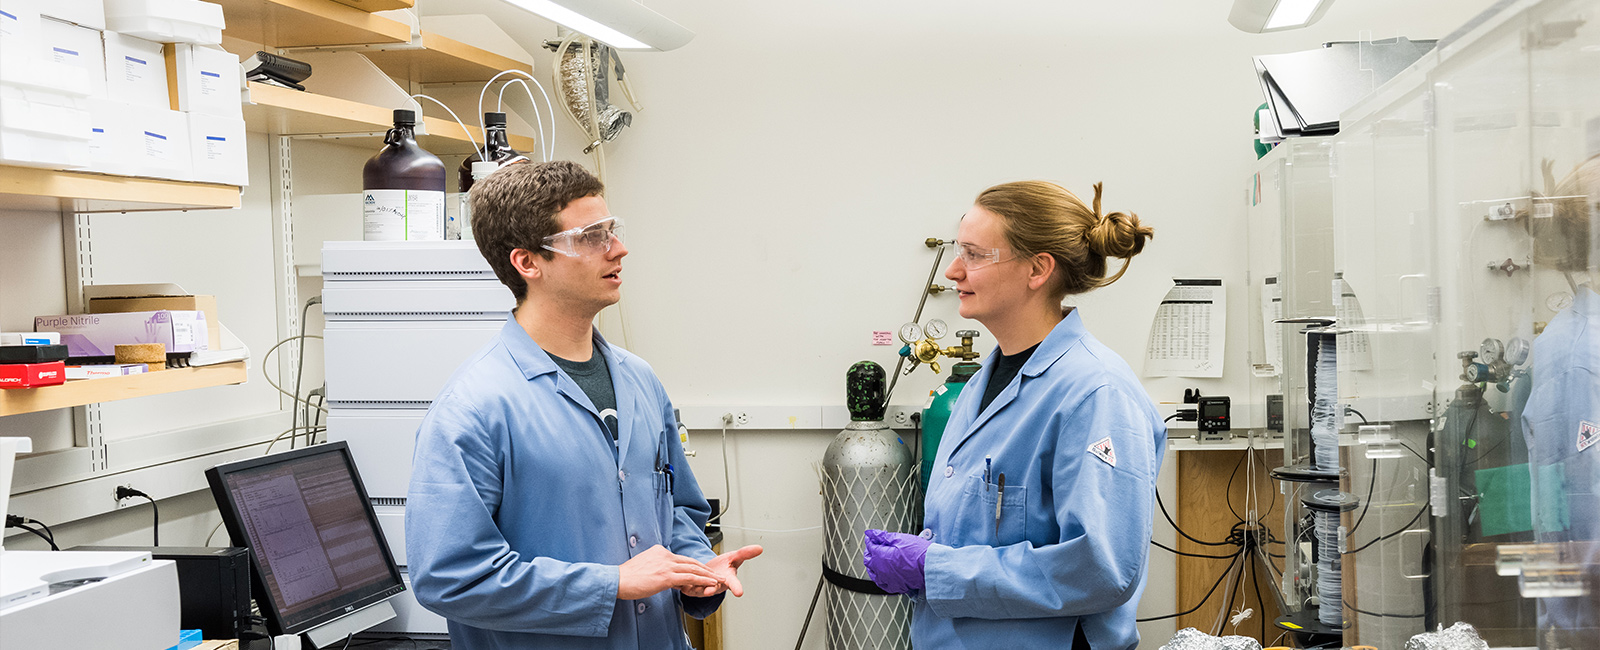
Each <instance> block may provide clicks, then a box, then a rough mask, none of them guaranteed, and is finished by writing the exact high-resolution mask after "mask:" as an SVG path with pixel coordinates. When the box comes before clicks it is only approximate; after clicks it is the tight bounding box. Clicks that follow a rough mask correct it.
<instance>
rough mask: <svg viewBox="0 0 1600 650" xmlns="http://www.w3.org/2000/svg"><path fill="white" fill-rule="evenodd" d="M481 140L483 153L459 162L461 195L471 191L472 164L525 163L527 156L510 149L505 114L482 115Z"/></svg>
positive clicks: (477, 153)
mask: <svg viewBox="0 0 1600 650" xmlns="http://www.w3.org/2000/svg"><path fill="white" fill-rule="evenodd" d="M483 138H484V143H483V148H484V151H482V152H476V151H475V152H473V153H472V155H470V156H467V159H466V160H463V161H461V169H460V170H458V171H459V177H460V182H461V193H462V194H466V193H467V191H469V190H471V189H472V163H475V162H479V161H484V160H487V161H489V162H497V163H500V164H502V165H505V164H508V163H513V162H521V161H526V160H527V159H528V157H527V156H524V155H522V154H521V153H518V152H517V150H515V149H512V148H511V143H510V141H509V140H508V139H507V137H506V114H505V113H484V114H483ZM483 153H487V154H488V155H486V156H484V155H480V154H483Z"/></svg>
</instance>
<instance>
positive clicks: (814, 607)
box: [794, 357, 905, 650]
mask: <svg viewBox="0 0 1600 650" xmlns="http://www.w3.org/2000/svg"><path fill="white" fill-rule="evenodd" d="M901 358H902V359H903V358H905V357H901ZM824 578H825V576H817V590H816V591H815V592H812V594H811V607H809V608H807V609H806V622H804V623H801V624H800V639H799V640H797V641H795V642H794V650H800V646H801V645H804V644H805V642H806V629H807V628H810V627H811V615H812V614H813V613H816V611H817V597H818V596H821V595H822V581H823V579H824Z"/></svg>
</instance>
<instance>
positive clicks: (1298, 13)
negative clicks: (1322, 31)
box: [1228, 0, 1333, 34]
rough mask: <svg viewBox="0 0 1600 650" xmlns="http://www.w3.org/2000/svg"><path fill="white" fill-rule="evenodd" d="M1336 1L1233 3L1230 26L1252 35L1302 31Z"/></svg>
mask: <svg viewBox="0 0 1600 650" xmlns="http://www.w3.org/2000/svg"><path fill="white" fill-rule="evenodd" d="M1332 4H1333V0H1233V9H1232V10H1230V11H1229V12H1228V22H1229V23H1231V24H1232V25H1233V26H1234V27H1238V28H1239V29H1240V30H1243V31H1245V32H1249V33H1251V34H1260V33H1262V32H1277V31H1283V30H1286V29H1299V28H1301V27H1306V26H1308V25H1311V24H1313V23H1315V22H1317V21H1318V20H1321V19H1322V15H1323V14H1325V13H1328V6H1329V5H1332Z"/></svg>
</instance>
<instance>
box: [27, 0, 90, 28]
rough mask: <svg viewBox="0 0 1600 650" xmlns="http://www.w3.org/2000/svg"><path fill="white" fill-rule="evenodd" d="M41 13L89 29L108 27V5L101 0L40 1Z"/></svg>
mask: <svg viewBox="0 0 1600 650" xmlns="http://www.w3.org/2000/svg"><path fill="white" fill-rule="evenodd" d="M39 13H40V14H41V15H44V16H49V17H51V18H56V19H59V20H65V21H67V22H69V23H77V24H78V25H81V26H83V27H88V28H89V29H105V28H106V7H105V4H103V3H102V2H101V0H45V1H44V2H40V3H39Z"/></svg>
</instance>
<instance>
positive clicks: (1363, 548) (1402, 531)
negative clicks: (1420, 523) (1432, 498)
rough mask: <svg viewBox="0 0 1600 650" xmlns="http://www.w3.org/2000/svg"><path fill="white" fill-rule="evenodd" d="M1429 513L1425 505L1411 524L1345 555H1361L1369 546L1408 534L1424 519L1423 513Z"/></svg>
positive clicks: (1412, 519)
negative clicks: (1408, 531)
mask: <svg viewBox="0 0 1600 650" xmlns="http://www.w3.org/2000/svg"><path fill="white" fill-rule="evenodd" d="M1427 511H1428V504H1423V506H1422V509H1421V510H1418V511H1417V516H1415V517H1412V518H1411V521H1410V522H1409V523H1407V524H1406V525H1404V526H1401V527H1400V530H1397V531H1394V532H1392V533H1389V534H1388V535H1383V536H1381V537H1378V538H1376V539H1373V540H1372V541H1370V542H1367V543H1366V544H1363V545H1361V548H1358V549H1356V550H1354V551H1350V552H1349V553H1345V555H1355V554H1357V553H1360V552H1362V551H1365V550H1367V547H1368V546H1372V545H1373V544H1377V543H1378V542H1381V541H1383V540H1386V539H1389V538H1392V537H1394V536H1396V535H1399V534H1401V533H1404V532H1406V531H1407V530H1410V529H1411V526H1412V525H1413V524H1415V523H1417V520H1418V519H1421V518H1422V513H1425V512H1427Z"/></svg>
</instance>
